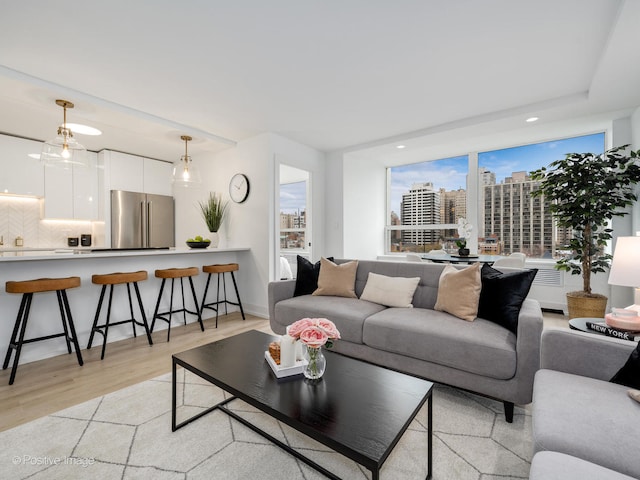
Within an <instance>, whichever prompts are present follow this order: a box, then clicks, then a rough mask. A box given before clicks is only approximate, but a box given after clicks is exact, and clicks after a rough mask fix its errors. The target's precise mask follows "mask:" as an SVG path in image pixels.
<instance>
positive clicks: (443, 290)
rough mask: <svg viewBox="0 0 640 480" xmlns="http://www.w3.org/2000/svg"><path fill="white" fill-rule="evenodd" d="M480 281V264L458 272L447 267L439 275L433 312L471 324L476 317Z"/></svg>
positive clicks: (480, 286) (480, 287)
mask: <svg viewBox="0 0 640 480" xmlns="http://www.w3.org/2000/svg"><path fill="white" fill-rule="evenodd" d="M480 290H482V279H481V276H480V263H474V264H473V265H471V266H469V267H467V268H465V269H463V270H458V269H457V268H455V267H453V266H451V265H447V266H446V267H445V268H444V270H443V271H442V273H441V274H440V282H439V284H438V299H437V300H436V305H435V307H434V309H435V310H440V311H442V312H447V313H450V314H451V315H455V316H456V317H458V318H461V319H463V320H467V321H468V322H472V321H473V320H475V318H476V317H477V316H478V304H479V303H480Z"/></svg>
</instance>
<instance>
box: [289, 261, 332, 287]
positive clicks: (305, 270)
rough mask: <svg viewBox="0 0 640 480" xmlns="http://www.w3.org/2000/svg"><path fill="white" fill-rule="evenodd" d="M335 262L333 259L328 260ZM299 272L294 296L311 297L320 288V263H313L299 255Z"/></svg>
mask: <svg viewBox="0 0 640 480" xmlns="http://www.w3.org/2000/svg"><path fill="white" fill-rule="evenodd" d="M327 260H331V261H332V262H333V257H329V258H327ZM297 261H298V271H297V273H296V288H295V290H294V291H293V296H294V297H298V296H300V295H311V294H312V293H313V292H314V291H315V290H316V289H317V288H318V275H320V261H317V262H316V263H311V262H310V261H309V260H307V259H306V258H304V257H301V256H300V255H298V257H297Z"/></svg>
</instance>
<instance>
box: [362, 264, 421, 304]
mask: <svg viewBox="0 0 640 480" xmlns="http://www.w3.org/2000/svg"><path fill="white" fill-rule="evenodd" d="M418 282H420V277H414V278H407V277H387V276H386V275H379V274H377V273H373V272H369V276H368V277H367V284H366V285H365V286H364V290H363V291H362V295H360V300H367V301H368V302H373V303H379V304H380V305H385V306H387V307H401V308H412V307H413V304H412V303H411V301H412V300H413V294H414V293H415V291H416V287H417V286H418Z"/></svg>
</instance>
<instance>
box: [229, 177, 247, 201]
mask: <svg viewBox="0 0 640 480" xmlns="http://www.w3.org/2000/svg"><path fill="white" fill-rule="evenodd" d="M248 196H249V179H248V178H247V176H246V175H245V174H244V173H236V174H235V175H234V176H233V177H231V181H230V182H229V197H231V200H233V201H234V202H236V203H242V202H244V201H245V200H246V199H247V197H248Z"/></svg>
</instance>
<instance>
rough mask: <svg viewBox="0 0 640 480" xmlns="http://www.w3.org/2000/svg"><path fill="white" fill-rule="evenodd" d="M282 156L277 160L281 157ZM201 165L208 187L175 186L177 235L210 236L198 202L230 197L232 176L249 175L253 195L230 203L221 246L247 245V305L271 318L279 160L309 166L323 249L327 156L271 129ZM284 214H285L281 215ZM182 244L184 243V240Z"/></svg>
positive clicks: (197, 160) (243, 284) (200, 160)
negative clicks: (211, 196)
mask: <svg viewBox="0 0 640 480" xmlns="http://www.w3.org/2000/svg"><path fill="white" fill-rule="evenodd" d="M276 159H277V161H276ZM193 162H194V164H196V165H197V166H198V168H200V172H201V175H202V180H203V183H202V186H200V187H198V188H187V189H184V188H180V189H177V188H176V189H174V196H175V199H176V236H177V239H178V240H179V241H180V239H181V238H183V237H184V238H183V239H184V240H186V239H187V238H188V237H190V236H195V235H198V234H201V235H202V236H206V234H207V228H206V226H205V224H204V220H203V219H202V218H201V216H200V212H199V210H198V201H199V200H204V199H206V198H207V196H208V195H209V192H210V191H212V192H220V193H222V195H223V197H224V198H226V199H228V198H229V189H228V186H229V181H230V180H231V177H232V176H233V175H234V174H236V173H244V174H245V175H247V177H248V178H249V183H250V192H249V197H248V198H247V200H246V201H245V202H244V203H240V204H236V203H233V202H230V203H229V209H228V215H227V219H226V220H225V222H224V223H223V225H222V228H221V229H220V232H219V234H220V246H221V247H222V246H230V247H231V246H242V247H244V246H247V247H249V248H250V249H251V255H249V256H247V258H248V259H249V260H248V261H247V262H246V264H245V263H243V265H242V266H241V269H242V272H240V273H239V274H238V277H239V279H241V281H240V280H239V283H240V285H239V287H238V288H239V289H240V294H241V297H242V303H243V307H244V309H245V310H246V311H247V312H249V313H252V314H254V315H258V316H263V317H267V316H268V305H267V285H268V283H269V281H270V280H271V279H273V278H275V241H276V233H275V225H276V224H275V221H276V216H275V212H274V206H275V195H276V191H277V190H279V188H278V185H277V178H278V177H277V175H276V171H277V169H276V162H283V163H286V164H288V165H291V166H294V167H297V168H302V169H305V170H309V171H310V172H311V175H312V182H313V191H312V195H313V204H314V226H315V227H316V228H315V229H314V232H313V237H312V241H313V242H314V244H315V245H317V246H318V249H319V252H320V254H321V252H322V250H323V243H324V236H323V231H324V170H325V164H324V155H323V154H322V153H320V152H318V151H317V150H314V149H312V148H309V147H307V146H305V145H301V144H299V143H296V142H293V141H291V140H288V139H286V138H284V137H282V136H279V135H275V134H271V133H265V134H261V135H258V136H256V137H252V138H249V139H247V140H243V141H241V142H239V143H238V144H237V146H236V147H234V148H230V149H228V150H225V151H223V152H221V153H218V154H217V155H212V156H210V157H203V156H200V157H197V156H194V158H193ZM278 218H279V217H278ZM178 243H179V242H178Z"/></svg>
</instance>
